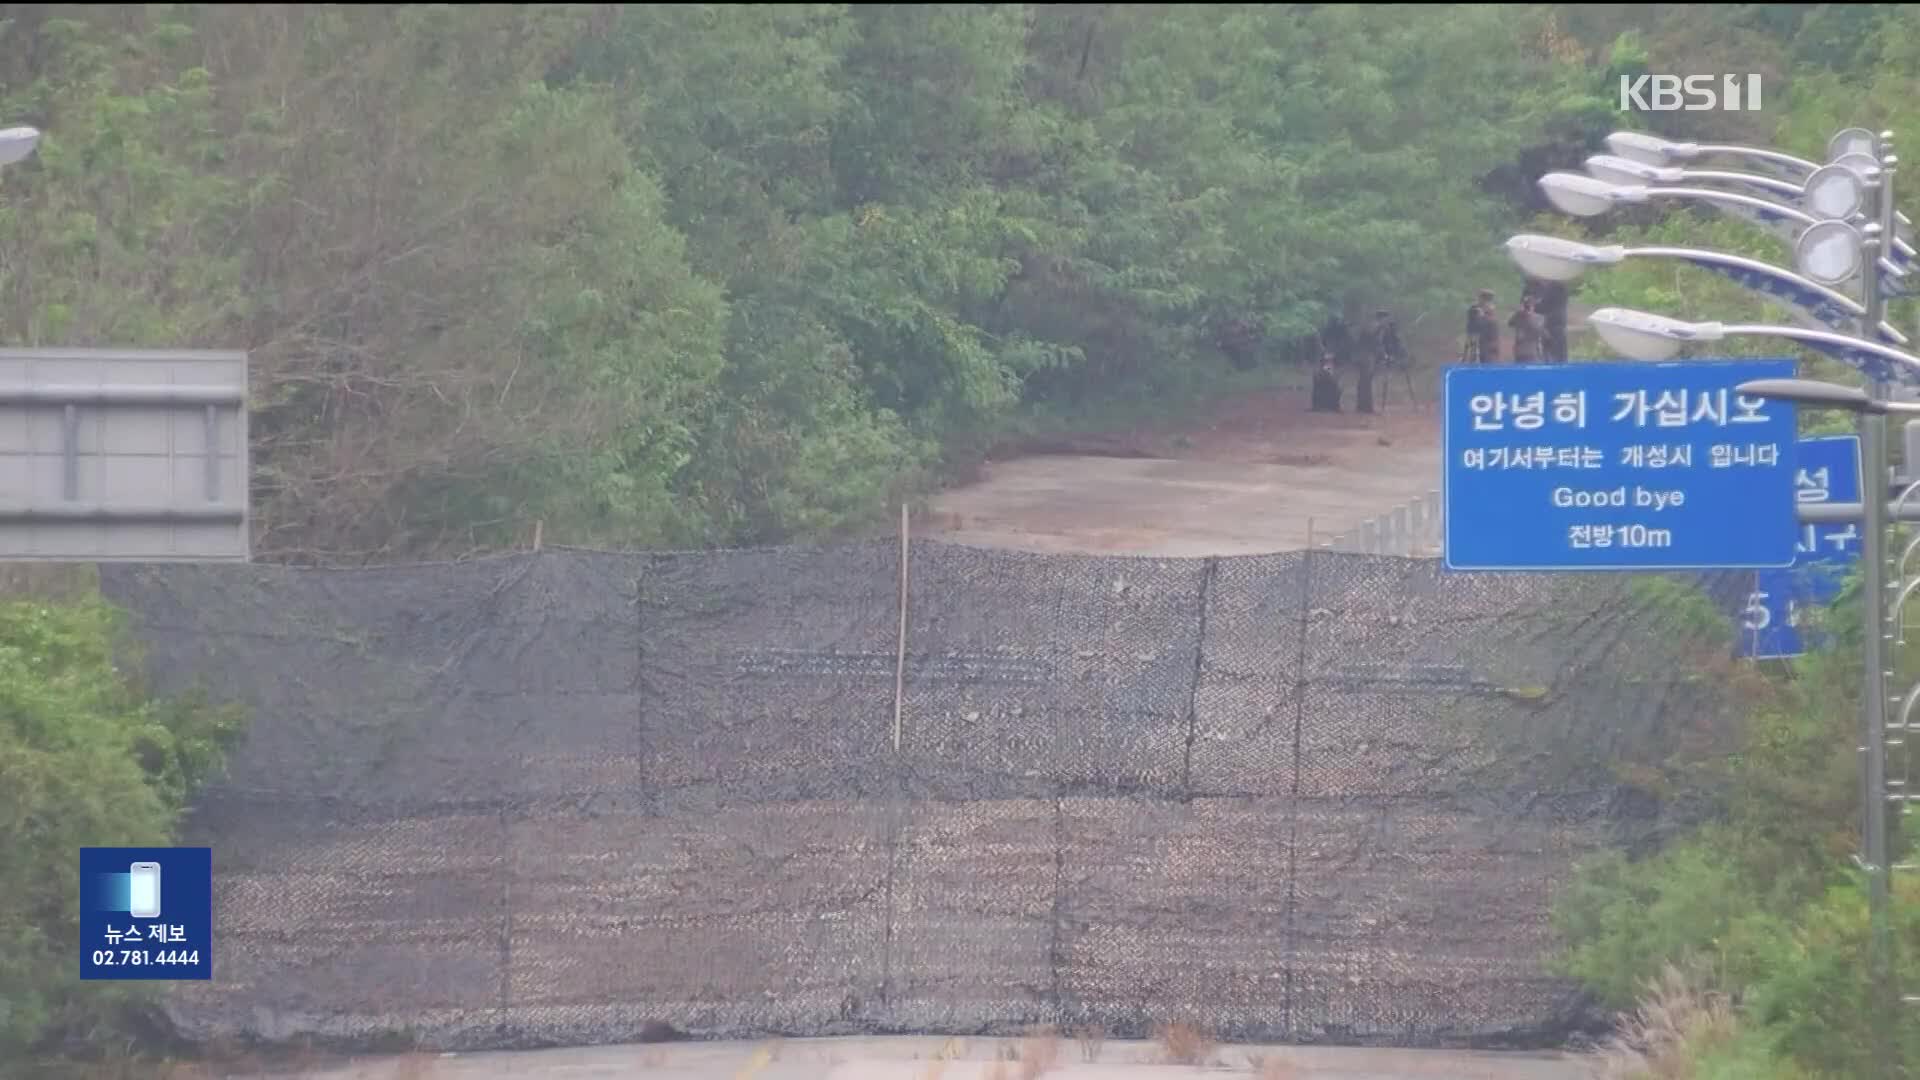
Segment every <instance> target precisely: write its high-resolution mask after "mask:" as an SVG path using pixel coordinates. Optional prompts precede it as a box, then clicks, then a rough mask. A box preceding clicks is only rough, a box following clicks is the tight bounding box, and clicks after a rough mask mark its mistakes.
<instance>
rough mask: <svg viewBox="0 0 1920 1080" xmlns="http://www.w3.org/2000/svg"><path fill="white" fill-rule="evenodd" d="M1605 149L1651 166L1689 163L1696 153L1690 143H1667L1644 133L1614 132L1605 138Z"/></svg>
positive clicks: (1656, 136)
mask: <svg viewBox="0 0 1920 1080" xmlns="http://www.w3.org/2000/svg"><path fill="white" fill-rule="evenodd" d="M1607 149H1609V150H1611V151H1613V152H1614V153H1615V154H1617V155H1619V156H1620V157H1623V158H1626V159H1628V160H1630V161H1638V162H1640V163H1641V164H1643V165H1653V166H1668V165H1672V164H1674V163H1676V162H1680V161H1689V160H1691V159H1692V158H1693V157H1695V156H1696V155H1697V153H1698V148H1697V147H1695V146H1694V145H1693V144H1691V143H1676V142H1669V141H1667V140H1666V139H1663V138H1661V137H1660V136H1658V135H1649V134H1647V133H1646V132H1644V131H1616V132H1614V133H1613V134H1611V135H1609V136H1607Z"/></svg>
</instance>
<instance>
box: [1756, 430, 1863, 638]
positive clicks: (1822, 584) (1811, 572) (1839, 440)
mask: <svg viewBox="0 0 1920 1080" xmlns="http://www.w3.org/2000/svg"><path fill="white" fill-rule="evenodd" d="M1798 461H1799V465H1798V468H1796V469H1795V470H1794V478H1793V482H1794V501H1795V502H1796V503H1799V504H1806V503H1823V502H1858V501H1860V437H1859V436H1857V435H1830V436H1825V437H1822V438H1815V439H1801V440H1800V448H1799V453H1798ZM1795 538H1796V539H1795V544H1794V560H1793V566H1791V567H1789V568H1787V569H1785V570H1761V571H1759V572H1757V573H1755V574H1754V583H1753V591H1752V592H1751V593H1749V594H1747V603H1746V606H1745V607H1744V608H1742V609H1741V612H1740V640H1739V645H1738V654H1739V655H1740V656H1744V657H1748V658H1751V659H1754V660H1773V659H1780V658H1783V657H1788V656H1800V655H1802V654H1804V653H1805V652H1806V651H1807V649H1808V647H1809V646H1815V645H1818V644H1819V641H1818V640H1817V639H1815V640H1809V638H1811V637H1812V636H1813V635H1810V634H1808V633H1806V632H1805V631H1803V630H1802V628H1801V618H1800V617H1801V613H1802V612H1804V611H1805V610H1806V609H1807V608H1810V607H1814V606H1817V605H1820V604H1830V603H1832V602H1833V599H1834V597H1836V596H1839V595H1840V588H1841V586H1842V585H1843V584H1844V583H1845V580H1846V575H1847V572H1848V571H1849V570H1851V569H1852V568H1853V565H1854V564H1855V563H1857V562H1859V560H1860V527H1859V526H1858V525H1854V524H1846V525H1800V526H1799V527H1798V528H1797V529H1796V530H1795Z"/></svg>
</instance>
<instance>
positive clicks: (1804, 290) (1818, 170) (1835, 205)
mask: <svg viewBox="0 0 1920 1080" xmlns="http://www.w3.org/2000/svg"><path fill="white" fill-rule="evenodd" d="M1892 142H1893V134H1892V133H1891V132H1881V133H1879V134H1878V135H1876V134H1875V133H1873V132H1871V131H1868V130H1866V129H1864V128H1849V129H1847V130H1845V131H1842V132H1840V133H1838V134H1836V135H1835V136H1834V137H1833V138H1832V139H1831V140H1829V142H1828V147H1827V151H1828V155H1829V157H1830V158H1832V159H1833V162H1832V164H1831V165H1829V166H1825V167H1823V166H1820V165H1816V164H1815V163H1813V162H1811V161H1806V160H1804V159H1801V158H1796V157H1793V156H1792V155H1789V154H1783V153H1780V152H1779V151H1775V150H1767V149H1761V148H1757V147H1745V146H1727V145H1699V144H1693V143H1673V142H1669V141H1667V140H1665V139H1660V138H1657V137H1655V136H1651V135H1645V134H1641V133H1637V132H1616V133H1614V134H1613V135H1610V136H1608V138H1607V145H1608V147H1609V149H1611V150H1612V151H1613V152H1614V154H1616V155H1618V156H1619V157H1621V158H1626V159H1629V161H1628V162H1626V163H1621V162H1616V161H1614V160H1611V159H1608V158H1605V157H1601V158H1599V159H1595V160H1591V161H1589V163H1588V165H1589V168H1590V169H1592V170H1593V171H1594V172H1595V173H1596V176H1591V177H1589V176H1579V175H1576V174H1570V173H1551V174H1548V175H1547V176H1544V177H1542V178H1541V179H1540V186H1541V188H1542V190H1543V191H1544V192H1545V193H1546V195H1547V197H1548V198H1549V199H1550V200H1551V201H1552V202H1553V203H1554V205H1555V206H1557V207H1559V208H1560V209H1561V210H1564V211H1566V212H1567V213H1570V214H1574V215H1577V216H1581V217H1587V216H1593V215H1596V214H1601V213H1605V212H1606V211H1607V210H1608V209H1611V208H1612V207H1613V206H1614V205H1617V204H1621V203H1639V202H1645V201H1647V200H1649V199H1651V198H1655V197H1675V198H1685V199H1698V200H1702V201H1706V202H1708V203H1709V204H1711V205H1715V206H1719V207H1724V208H1727V209H1728V210H1730V211H1731V212H1734V213H1736V214H1738V215H1739V216H1742V217H1746V218H1748V220H1751V221H1753V222H1754V223H1755V224H1758V225H1760V226H1762V227H1764V228H1766V229H1768V230H1769V231H1772V232H1773V233H1774V234H1775V235H1777V236H1781V237H1782V238H1783V239H1785V240H1787V241H1788V242H1789V243H1790V244H1792V245H1793V247H1794V256H1795V261H1796V263H1797V264H1798V266H1799V269H1800V270H1801V271H1802V274H1790V273H1788V272H1787V271H1783V270H1780V269H1779V268H1777V267H1769V266H1766V265H1765V264H1759V266H1760V267H1761V268H1762V277H1763V280H1764V281H1766V282H1768V283H1770V284H1774V285H1782V286H1785V287H1788V288H1790V289H1791V290H1792V291H1793V293H1794V294H1795V295H1797V296H1799V297H1801V298H1802V299H1803V300H1804V299H1805V298H1809V297H1810V298H1814V299H1815V300H1824V299H1825V298H1824V297H1823V296H1822V293H1823V292H1824V291H1827V290H1829V289H1830V287H1831V286H1834V285H1838V284H1841V283H1843V282H1847V281H1851V280H1852V279H1853V278H1854V277H1856V276H1857V277H1858V278H1859V279H1860V284H1861V297H1860V302H1859V303H1858V304H1857V305H1847V306H1846V307H1845V308H1841V309H1835V308H1833V307H1832V306H1831V305H1830V304H1829V305H1827V306H1826V307H1825V308H1824V309H1823V310H1822V311H1821V321H1823V322H1827V321H1828V320H1831V319H1833V317H1834V316H1835V315H1836V313H1837V312H1844V313H1846V314H1853V313H1855V312H1857V321H1856V323H1855V330H1856V332H1855V333H1854V334H1847V333H1840V332H1836V331H1838V330H1839V329H1840V327H1838V326H1835V327H1833V329H1830V330H1819V329H1813V328H1806V327H1791V326H1770V325H1731V326H1728V325H1722V324H1720V323H1717V322H1706V323H1690V322H1685V321H1682V320H1679V319H1670V318H1666V317H1664V316H1659V315H1651V314H1648V313H1645V312H1638V311H1627V310H1623V309H1620V308H1606V309H1602V310H1600V311H1596V312H1594V313H1593V314H1592V315H1591V316H1589V321H1590V322H1591V323H1592V324H1593V326H1594V329H1595V330H1596V331H1597V332H1598V333H1599V335H1600V337H1601V338H1602V340H1604V341H1606V342H1607V344H1608V345H1609V346H1611V347H1612V348H1614V349H1616V350H1618V351H1619V352H1620V353H1621V354H1622V355H1625V356H1628V357H1632V358H1635V359H1642V360H1665V359H1671V358H1672V357H1674V356H1676V355H1678V354H1679V352H1680V349H1681V348H1682V346H1683V345H1685V344H1686V343H1689V342H1711V341H1719V340H1721V339H1723V338H1726V337H1730V336H1743V335H1759V336H1771V337H1784V338H1788V339H1790V340H1794V341H1798V342H1800V343H1801V344H1803V345H1806V346H1808V347H1809V348H1813V349H1816V350H1818V351H1820V352H1823V353H1826V354H1827V355H1829V356H1833V357H1835V358H1837V359H1839V360H1841V361H1843V362H1845V363H1848V364H1850V365H1852V366H1853V367H1854V368H1856V369H1857V370H1859V371H1860V372H1862V373H1863V374H1864V375H1866V376H1867V379H1868V384H1867V385H1868V388H1867V389H1866V390H1864V391H1861V390H1854V389H1851V388H1848V387H1842V386H1837V385H1833V384H1823V383H1814V382H1807V381H1805V380H1797V379H1794V380H1758V381H1755V382H1750V383H1746V384H1742V386H1741V387H1740V391H1741V392H1742V393H1747V394H1754V395H1759V396H1771V397H1775V398H1780V399H1784V400H1790V401H1797V402H1800V403H1803V404H1807V405H1811V406H1815V407H1820V408H1840V409H1845V410H1847V411H1850V412H1852V413H1854V414H1855V415H1856V416H1857V417H1858V420H1857V424H1858V427H1859V430H1860V449H1861V456H1862V459H1863V461H1862V469H1863V476H1862V477H1861V501H1860V505H1859V506H1858V507H1842V506H1838V505H1831V504H1830V505H1826V506H1822V507H1818V508H1817V512H1815V511H1816V508H1815V507H1811V506H1809V507H1802V508H1800V513H1799V516H1800V518H1801V520H1802V521H1816V520H1817V521H1823V522H1833V521H1857V522H1859V523H1860V524H1861V526H1862V528H1861V532H1862V538H1861V545H1862V549H1863V550H1862V552H1861V563H1862V565H1861V576H1862V579H1863V580H1862V589H1861V604H1862V609H1863V610H1862V623H1863V626H1862V630H1863V631H1864V634H1863V637H1864V641H1863V643H1862V651H1863V653H1864V654H1865V655H1864V656H1863V657H1862V660H1863V665H1862V666H1863V668H1864V670H1863V672H1862V687H1861V689H1862V702H1861V718H1860V726H1861V732H1860V735H1861V739H1860V754H1861V762H1860V788H1861V825H1860V830H1861V838H1860V839H1861V849H1862V850H1861V856H1860V859H1859V861H1860V863H1861V865H1862V868H1863V869H1864V870H1865V871H1866V874H1867V892H1868V904H1869V912H1870V920H1871V948H1870V961H1869V962H1870V970H1871V978H1872V986H1873V991H1874V994H1873V996H1874V1000H1875V1001H1876V1002H1887V1001H1890V1000H1893V998H1892V996H1891V990H1892V983H1891V977H1892V966H1893V965H1892V933H1891V927H1890V919H1889V911H1888V908H1889V905H1890V903H1891V882H1890V880H1889V874H1890V871H1891V870H1892V869H1893V867H1892V866H1891V865H1890V860H1889V844H1888V837H1887V827H1886V824H1887V823H1886V810H1887V805H1888V803H1889V801H1891V800H1890V799H1889V796H1888V794H1887V788H1888V784H1887V777H1886V751H1887V734H1888V726H1887V714H1888V708H1887V686H1888V681H1889V679H1890V678H1891V676H1892V672H1891V671H1889V670H1888V667H1889V659H1890V657H1889V653H1890V645H1891V643H1892V642H1893V641H1894V640H1895V635H1894V633H1893V632H1892V631H1893V629H1894V628H1893V623H1892V619H1891V618H1890V615H1891V613H1892V612H1893V611H1895V610H1897V609H1898V603H1894V604H1889V599H1890V593H1891V591H1892V589H1893V588H1895V586H1894V584H1893V582H1892V581H1891V580H1890V575H1889V573H1888V571H1889V568H1890V560H1889V558H1888V555H1889V543H1888V540H1889V530H1888V524H1889V520H1890V519H1897V520H1909V521H1911V520H1920V513H1910V512H1909V511H1910V510H1911V509H1913V508H1911V507H1909V505H1908V503H1909V500H1908V496H1909V495H1911V494H1914V493H1916V492H1920V483H1913V484H1911V485H1910V486H1909V487H1908V489H1907V491H1905V492H1903V493H1902V495H1901V497H1900V499H1899V501H1898V503H1897V504H1896V505H1895V506H1893V507H1892V508H1891V510H1890V509H1889V507H1888V496H1889V489H1890V485H1891V483H1892V470H1891V469H1890V468H1889V463H1888V462H1889V455H1888V450H1887V416H1888V414H1890V413H1899V414H1915V413H1920V405H1917V404H1909V403H1904V402H1895V401H1893V400H1892V387H1893V384H1895V383H1901V384H1904V385H1906V386H1908V387H1917V386H1920V357H1916V356H1914V355H1912V354H1910V353H1906V352H1903V351H1901V350H1900V349H1897V348H1894V347H1893V346H1892V345H1890V344H1886V343H1885V342H1886V341H1888V340H1892V341H1899V340H1900V338H1899V336H1898V334H1897V332H1893V333H1889V331H1890V330H1891V328H1890V327H1887V326H1886V325H1885V315H1886V305H1887V299H1888V297H1889V295H1904V294H1906V293H1907V291H1908V290H1907V289H1906V288H1904V287H1901V279H1904V278H1907V277H1908V273H1907V269H1906V268H1905V267H1903V266H1901V265H1900V264H1901V263H1902V262H1910V261H1911V260H1912V258H1913V255H1914V249H1913V247H1912V245H1911V242H1910V241H1908V237H1909V236H1910V235H1911V230H1910V226H1911V223H1910V222H1909V221H1908V220H1907V219H1906V218H1905V216H1903V215H1901V214H1900V213H1899V212H1898V211H1896V210H1895V209H1894V205H1893V179H1894V175H1895V173H1896V172H1897V171H1898V166H1899V159H1898V158H1896V157H1895V156H1893V154H1892V152H1891V151H1892ZM1716 156H1719V157H1735V158H1740V159H1743V160H1745V161H1748V162H1751V163H1754V164H1755V165H1756V166H1757V167H1759V168H1762V169H1764V170H1765V171H1766V172H1768V173H1769V174H1770V175H1772V176H1774V177H1777V178H1779V179H1781V180H1785V181H1788V182H1790V183H1791V184H1798V185H1799V186H1800V191H1801V197H1800V198H1798V199H1795V200H1793V201H1795V202H1797V203H1800V204H1801V205H1803V206H1805V207H1806V208H1807V209H1810V210H1813V211H1814V212H1815V213H1816V214H1818V215H1819V218H1815V217H1814V216H1812V215H1809V214H1807V213H1806V212H1804V211H1803V210H1801V209H1799V208H1797V207H1793V206H1785V205H1781V204H1779V203H1775V202H1773V201H1772V200H1771V198H1769V197H1767V196H1769V195H1771V194H1773V193H1775V192H1780V191H1781V189H1779V188H1778V187H1776V186H1775V185H1772V184H1765V183H1753V182H1751V181H1754V180H1758V179H1759V178H1742V177H1738V176H1737V174H1736V175H1735V176H1733V177H1728V176H1727V175H1725V174H1714V173H1710V172H1699V173H1693V174H1691V175H1690V174H1689V172H1688V171H1687V170H1684V169H1674V168H1673V166H1676V165H1681V164H1685V163H1688V162H1692V161H1695V160H1698V159H1700V158H1703V157H1716ZM1632 162H1638V163H1640V165H1639V166H1638V167H1636V166H1635V165H1633V164H1632ZM1646 167H1651V168H1653V169H1654V170H1655V171H1653V172H1651V173H1648V172H1647V171H1646ZM1841 172H1850V173H1852V174H1853V179H1852V180H1850V179H1849V178H1848V177H1846V176H1844V175H1840V173H1841ZM1609 177H1619V178H1626V179H1630V180H1633V181H1635V183H1633V184H1629V185H1625V186H1621V185H1616V184H1612V183H1609V182H1608V178H1609ZM1728 179H1732V180H1733V181H1734V182H1736V183H1739V184H1740V185H1741V186H1742V187H1744V188H1745V189H1746V190H1747V191H1755V192H1759V193H1760V194H1759V195H1744V194H1737V193H1734V192H1726V191H1712V190H1710V189H1704V188H1695V187H1650V186H1647V184H1648V182H1649V181H1652V182H1655V183H1660V184H1666V183H1669V182H1690V181H1694V180H1706V181H1726V180H1728ZM1855 180H1857V184H1856V183H1855V182H1854V181H1855ZM1781 193H1784V192H1781ZM1866 194H1870V196H1871V198H1870V199H1869V200H1866V201H1867V203H1868V205H1866V206H1862V205H1860V204H1861V202H1862V200H1861V199H1860V197H1859V196H1861V195H1866ZM1862 211H1864V212H1862ZM1854 220H1859V221H1860V222H1861V224H1860V227H1858V228H1856V227H1855V226H1854V225H1853V224H1852V223H1851V222H1852V221H1854ZM1546 239H1549V238H1535V237H1516V238H1515V240H1514V241H1510V242H1509V252H1510V253H1511V254H1512V255H1513V257H1514V258H1515V260H1516V261H1519V262H1520V263H1521V265H1522V266H1523V267H1525V266H1527V265H1528V261H1529V260H1531V261H1532V262H1533V263H1535V264H1536V265H1537V266H1539V267H1540V268H1542V269H1546V270H1550V271H1551V270H1556V269H1558V270H1560V271H1562V272H1564V274H1565V276H1568V277H1570V276H1573V275H1574V274H1577V273H1579V272H1580V271H1582V270H1584V269H1585V268H1586V267H1588V266H1592V265H1604V264H1606V263H1608V262H1613V261H1618V259H1620V258H1624V257H1625V256H1626V254H1627V253H1628V251H1629V250H1630V249H1626V248H1616V249H1606V248H1589V247H1587V246H1586V245H1575V246H1566V244H1565V242H1559V244H1557V245H1556V244H1554V243H1541V242H1540V241H1542V240H1546ZM1903 241H1904V242H1903ZM1516 245H1517V246H1516ZM1580 249H1584V250H1580ZM1674 250H1675V251H1676V252H1679V251H1686V250H1687V249H1674ZM1682 257H1684V256H1682ZM1802 275H1804V276H1802ZM1729 276H1731V275H1729ZM1916 280H1920V275H1916ZM1743 283H1744V282H1743ZM1755 287H1759V286H1755ZM1809 287H1811V288H1809ZM1763 291H1764V290H1763ZM1794 306H1803V307H1819V306H1820V305H1818V304H1817V303H1816V304H1811V305H1807V304H1803V305H1794ZM1829 325H1831V323H1829ZM1870 339H1880V340H1870ZM1908 471H1909V472H1914V471H1917V470H1916V469H1915V468H1913V467H1910V468H1909V470H1908ZM1917 543H1920V542H1917ZM1904 565H1905V556H1902V559H1901V567H1902V569H1900V570H1896V575H1897V574H1898V573H1900V572H1903V568H1904ZM1916 589H1920V579H1917V580H1916V582H1915V584H1914V586H1913V587H1911V588H1909V589H1907V590H1904V591H1903V592H1902V593H1901V597H1900V601H1901V602H1904V600H1905V598H1906V597H1907V596H1908V595H1910V594H1911V593H1912V592H1914V591H1915V590H1916ZM1916 700H1920V685H1916V686H1915V687H1914V688H1913V690H1912V691H1911V692H1910V693H1909V694H1908V695H1907V698H1906V702H1907V706H1908V708H1907V709H1905V710H1903V716H1902V720H1901V730H1902V732H1903V733H1904V732H1905V731H1906V730H1907V727H1906V719H1905V715H1904V714H1905V712H1907V711H1910V710H1911V706H1912V705H1913V704H1914V703H1915V701H1916ZM1898 798H1899V799H1900V801H1902V803H1903V806H1905V805H1907V804H1909V803H1911V802H1913V801H1920V799H1916V798H1915V797H1914V796H1911V795H1909V794H1907V793H1906V792H1905V791H1902V792H1901V794H1900V795H1899V796H1898ZM1907 1000H1920V999H1907ZM1873 1032H1874V1039H1875V1047H1874V1056H1875V1060H1876V1062H1877V1064H1878V1065H1879V1066H1880V1069H1881V1071H1883V1072H1884V1071H1885V1070H1887V1069H1888V1067H1889V1066H1891V1064H1892V1059H1891V1056H1890V1054H1889V1050H1890V1047H1889V1046H1888V1045H1887V1043H1886V1041H1885V1040H1886V1036H1887V1035H1888V1028H1887V1024H1886V1022H1885V1021H1884V1020H1883V1019H1882V1018H1880V1017H1878V1016H1876V1018H1875V1021H1874V1025H1873Z"/></svg>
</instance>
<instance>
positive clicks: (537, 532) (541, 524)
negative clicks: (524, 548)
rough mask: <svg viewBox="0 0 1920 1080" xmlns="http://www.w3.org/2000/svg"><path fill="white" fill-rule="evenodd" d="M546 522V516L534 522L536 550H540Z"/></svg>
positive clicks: (534, 546) (534, 545)
mask: <svg viewBox="0 0 1920 1080" xmlns="http://www.w3.org/2000/svg"><path fill="white" fill-rule="evenodd" d="M546 524H547V523H546V520H545V519H544V518H543V519H540V520H537V521H535V522H534V523H533V550H535V551H539V550H540V533H541V531H542V529H543V528H544V527H545V525H546Z"/></svg>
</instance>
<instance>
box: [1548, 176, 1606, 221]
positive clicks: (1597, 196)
mask: <svg viewBox="0 0 1920 1080" xmlns="http://www.w3.org/2000/svg"><path fill="white" fill-rule="evenodd" d="M1539 183H1540V190H1541V191H1542V192H1543V193H1545V195H1546V196H1547V201H1548V202H1550V203H1552V204H1553V205H1554V207H1555V208H1557V209H1558V210H1560V212H1561V213H1565V214H1572V215H1573V216H1574V217H1594V216H1595V215H1598V214H1604V213H1606V212H1607V211H1609V210H1611V209H1613V206H1614V204H1615V203H1616V202H1621V201H1623V199H1622V195H1623V193H1624V192H1625V190H1626V189H1624V188H1622V187H1620V186H1619V185H1617V184H1610V183H1608V182H1606V181H1605V180H1597V179H1595V178H1593V177H1591V176H1581V175H1580V174H1579V173H1565V172H1555V173H1548V174H1547V175H1545V176H1543V177H1541V178H1540V181H1539Z"/></svg>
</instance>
